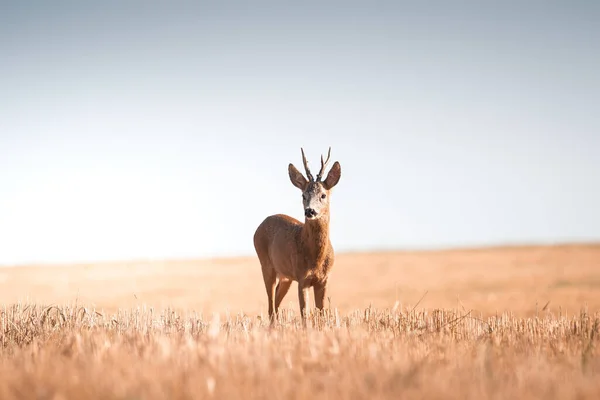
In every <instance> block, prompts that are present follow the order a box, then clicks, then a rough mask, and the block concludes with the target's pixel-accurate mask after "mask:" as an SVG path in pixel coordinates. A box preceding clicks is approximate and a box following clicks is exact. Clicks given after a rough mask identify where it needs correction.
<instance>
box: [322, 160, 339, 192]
mask: <svg viewBox="0 0 600 400" xmlns="http://www.w3.org/2000/svg"><path fill="white" fill-rule="evenodd" d="M341 176H342V167H341V166H340V163H339V162H337V161H336V162H335V163H333V166H332V167H331V169H330V170H329V173H328V174H327V178H326V179H325V182H323V187H324V188H325V189H326V190H329V189H331V188H332V187H334V186H335V185H337V184H338V182H339V181H340V177H341Z"/></svg>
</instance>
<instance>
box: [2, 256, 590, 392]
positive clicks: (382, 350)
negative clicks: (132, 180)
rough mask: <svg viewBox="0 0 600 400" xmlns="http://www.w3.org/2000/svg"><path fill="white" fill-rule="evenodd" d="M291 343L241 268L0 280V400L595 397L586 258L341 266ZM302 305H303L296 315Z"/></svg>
mask: <svg viewBox="0 0 600 400" xmlns="http://www.w3.org/2000/svg"><path fill="white" fill-rule="evenodd" d="M330 279H331V288H330V292H329V296H330V301H329V302H328V308H327V310H326V312H325V313H324V315H313V316H311V318H310V321H309V327H308V329H306V330H303V329H302V328H301V324H300V321H299V320H298V318H297V314H298V305H297V295H296V291H295V290H294V288H292V290H290V293H289V294H288V296H287V297H286V299H285V300H284V306H285V308H284V312H283V313H282V315H281V318H280V320H279V321H278V323H277V324H276V326H275V327H273V328H270V327H269V326H268V324H267V323H266V321H265V319H266V318H265V314H266V295H265V292H264V286H263V284H262V279H261V275H260V268H259V266H258V262H257V260H256V259H255V258H254V257H250V258H236V259H220V260H217V259H214V260H197V261H193V260H182V261H148V262H146V261H136V262H128V263H103V264H89V265H72V266H21V267H5V268H1V269H0V303H1V304H2V310H1V316H0V329H1V332H0V335H1V336H0V339H1V343H2V346H1V348H0V376H1V377H2V379H1V381H0V398H2V399H12V398H38V399H70V398H77V399H83V398H85V399H96V398H97V399H158V398H161V399H162V398H169V399H187V398H244V399H254V398H278V399H279V398H281V399H284V398H285V399H287V398H292V399H304V398H352V399H354V398H356V399H364V398H369V399H379V398H394V399H396V398H444V399H448V398H451V399H453V398H456V399H475V398H476V399H488V398H510V399H516V398H544V399H553V398H561V399H563V398H564V399H588V398H589V399H597V398H600V350H599V349H598V345H599V343H600V339H599V337H600V336H599V335H600V245H572V246H547V247H514V248H495V249H478V250H453V251H436V252H387V253H386V252H380V253H370V254H366V253H360V254H359V253H357V254H339V255H338V257H337V259H336V265H335V267H334V271H333V274H332V276H331V278H330ZM311 301H312V298H311Z"/></svg>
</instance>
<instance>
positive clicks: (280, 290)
mask: <svg viewBox="0 0 600 400" xmlns="http://www.w3.org/2000/svg"><path fill="white" fill-rule="evenodd" d="M290 286H292V281H290V280H280V281H279V284H278V285H277V290H276V291H275V314H277V313H278V312H279V306H280V305H281V302H282V301H283V298H284V297H285V295H286V294H287V292H288V290H290Z"/></svg>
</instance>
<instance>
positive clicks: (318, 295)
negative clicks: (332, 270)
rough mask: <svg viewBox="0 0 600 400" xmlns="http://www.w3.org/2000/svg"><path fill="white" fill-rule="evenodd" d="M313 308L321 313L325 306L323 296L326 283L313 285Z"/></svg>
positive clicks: (325, 292)
mask: <svg viewBox="0 0 600 400" xmlns="http://www.w3.org/2000/svg"><path fill="white" fill-rule="evenodd" d="M314 291H315V306H316V307H317V309H318V310H319V311H323V307H324V305H325V296H326V295H327V281H325V282H317V283H315V284H314Z"/></svg>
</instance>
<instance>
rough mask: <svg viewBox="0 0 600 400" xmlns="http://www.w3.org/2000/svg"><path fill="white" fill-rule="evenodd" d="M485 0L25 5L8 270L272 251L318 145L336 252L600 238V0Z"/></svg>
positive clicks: (4, 192)
mask: <svg viewBox="0 0 600 400" xmlns="http://www.w3.org/2000/svg"><path fill="white" fill-rule="evenodd" d="M124 3H127V5H124ZM416 3H418V4H419V5H418V6H415V4H416ZM450 3H451V4H450ZM483 3H484V2H481V1H478V2H461V1H459V2H447V1H438V2H414V3H413V4H409V3H405V2H401V1H397V2H362V3H357V2H348V1H346V2H328V3H327V5H324V4H320V3H317V2H297V3H296V5H293V6H290V5H284V4H283V2H279V3H270V4H268V3H264V2H263V3H261V2H226V1H222V2H221V1H220V2H214V3H213V4H209V3H204V2H193V4H192V2H187V3H181V2H179V3H176V2H170V3H167V2H165V3H164V4H163V5H156V6H154V5H151V3H150V2H141V1H140V2H120V1H119V2H117V1H105V2H96V3H93V4H92V3H91V2H89V3H88V2H60V1H59V2H53V4H51V3H50V2H42V1H38V2H33V1H29V2H27V1H22V2H21V1H19V2H13V4H12V5H11V4H7V3H6V2H4V3H3V4H2V5H0V57H1V62H0V88H1V90H0V264H12V263H26V262H68V261H82V260H105V259H127V258H157V257H160V258H163V257H204V256H217V255H252V254H254V249H253V247H252V235H253V233H254V230H255V228H256V226H257V225H258V224H259V223H260V222H261V221H262V220H263V219H264V218H265V217H266V216H267V215H270V214H274V213H279V212H282V213H287V214H290V215H292V216H294V217H296V218H301V217H302V206H301V196H300V193H299V191H298V190H297V189H296V188H295V187H293V186H292V184H291V183H290V181H289V179H288V175H287V164H288V163H289V162H293V163H294V164H295V165H296V166H297V167H299V168H300V167H301V165H302V163H301V157H300V146H304V148H305V150H306V152H307V156H308V157H309V162H310V163H311V165H313V166H314V167H315V168H316V167H317V165H318V159H319V155H320V154H321V153H322V152H325V151H326V150H327V147H328V146H332V158H333V159H334V160H338V161H340V163H341V165H342V178H341V180H340V183H339V185H338V186H337V187H336V188H335V192H334V194H333V197H332V222H331V224H332V225H331V232H332V241H333V244H334V247H335V248H336V250H337V251H344V250H363V249H381V248H386V249H391V248H399V249H401V248H432V247H433V248H436V247H452V246H478V245H487V244H504V243H554V242H562V241H578V240H583V241H596V240H600V206H599V205H600V188H599V185H600V112H599V111H598V110H599V106H600V74H599V73H598V71H600V49H599V46H600V45H599V43H600V25H599V24H598V20H599V19H600V6H599V5H598V3H594V2H583V1H570V2H567V1H564V2H552V1H520V2H512V1H504V2H495V5H492V4H493V3H492V2H485V3H486V5H484V4H483ZM215 4H218V6H217V5H215ZM290 4H291V3H290Z"/></svg>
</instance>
